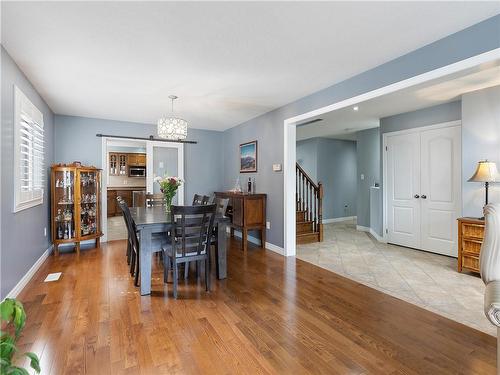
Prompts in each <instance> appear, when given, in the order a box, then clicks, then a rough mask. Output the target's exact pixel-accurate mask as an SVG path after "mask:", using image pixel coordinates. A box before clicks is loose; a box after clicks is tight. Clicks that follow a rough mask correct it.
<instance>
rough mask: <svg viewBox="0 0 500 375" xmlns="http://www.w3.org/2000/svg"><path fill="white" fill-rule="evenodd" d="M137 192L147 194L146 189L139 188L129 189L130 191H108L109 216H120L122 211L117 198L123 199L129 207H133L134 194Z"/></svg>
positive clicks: (118, 189)
mask: <svg viewBox="0 0 500 375" xmlns="http://www.w3.org/2000/svg"><path fill="white" fill-rule="evenodd" d="M136 191H142V192H145V191H146V189H145V188H141V187H137V188H129V189H123V188H122V189H120V188H116V189H108V193H107V195H108V197H107V198H108V210H107V215H108V217H110V216H120V215H121V214H122V211H121V209H120V207H119V206H118V204H117V202H116V197H122V199H123V200H124V201H125V203H127V206H129V207H133V199H132V196H133V193H134V192H136Z"/></svg>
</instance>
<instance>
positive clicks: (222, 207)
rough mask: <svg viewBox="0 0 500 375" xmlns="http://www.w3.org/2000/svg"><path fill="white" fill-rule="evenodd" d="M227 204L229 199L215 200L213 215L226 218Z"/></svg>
mask: <svg viewBox="0 0 500 375" xmlns="http://www.w3.org/2000/svg"><path fill="white" fill-rule="evenodd" d="M228 204H229V198H215V205H216V207H217V208H216V210H215V214H216V215H217V216H226V210H227V205H228Z"/></svg>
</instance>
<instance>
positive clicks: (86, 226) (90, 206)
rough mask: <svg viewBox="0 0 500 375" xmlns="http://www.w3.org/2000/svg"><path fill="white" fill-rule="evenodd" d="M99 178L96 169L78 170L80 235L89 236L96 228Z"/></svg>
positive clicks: (95, 231) (94, 232)
mask: <svg viewBox="0 0 500 375" xmlns="http://www.w3.org/2000/svg"><path fill="white" fill-rule="evenodd" d="M98 200H99V180H98V172H97V171H81V172H80V236H81V237H85V236H91V235H94V234H96V233H97V230H98Z"/></svg>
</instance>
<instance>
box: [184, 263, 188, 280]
mask: <svg viewBox="0 0 500 375" xmlns="http://www.w3.org/2000/svg"><path fill="white" fill-rule="evenodd" d="M188 277H189V262H186V263H184V278H185V279H187V278H188Z"/></svg>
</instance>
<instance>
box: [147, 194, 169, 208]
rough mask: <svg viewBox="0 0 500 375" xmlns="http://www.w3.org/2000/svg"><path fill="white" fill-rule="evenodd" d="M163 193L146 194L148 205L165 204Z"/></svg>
mask: <svg viewBox="0 0 500 375" xmlns="http://www.w3.org/2000/svg"><path fill="white" fill-rule="evenodd" d="M164 205H165V199H164V198H163V194H146V207H154V206H164Z"/></svg>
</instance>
